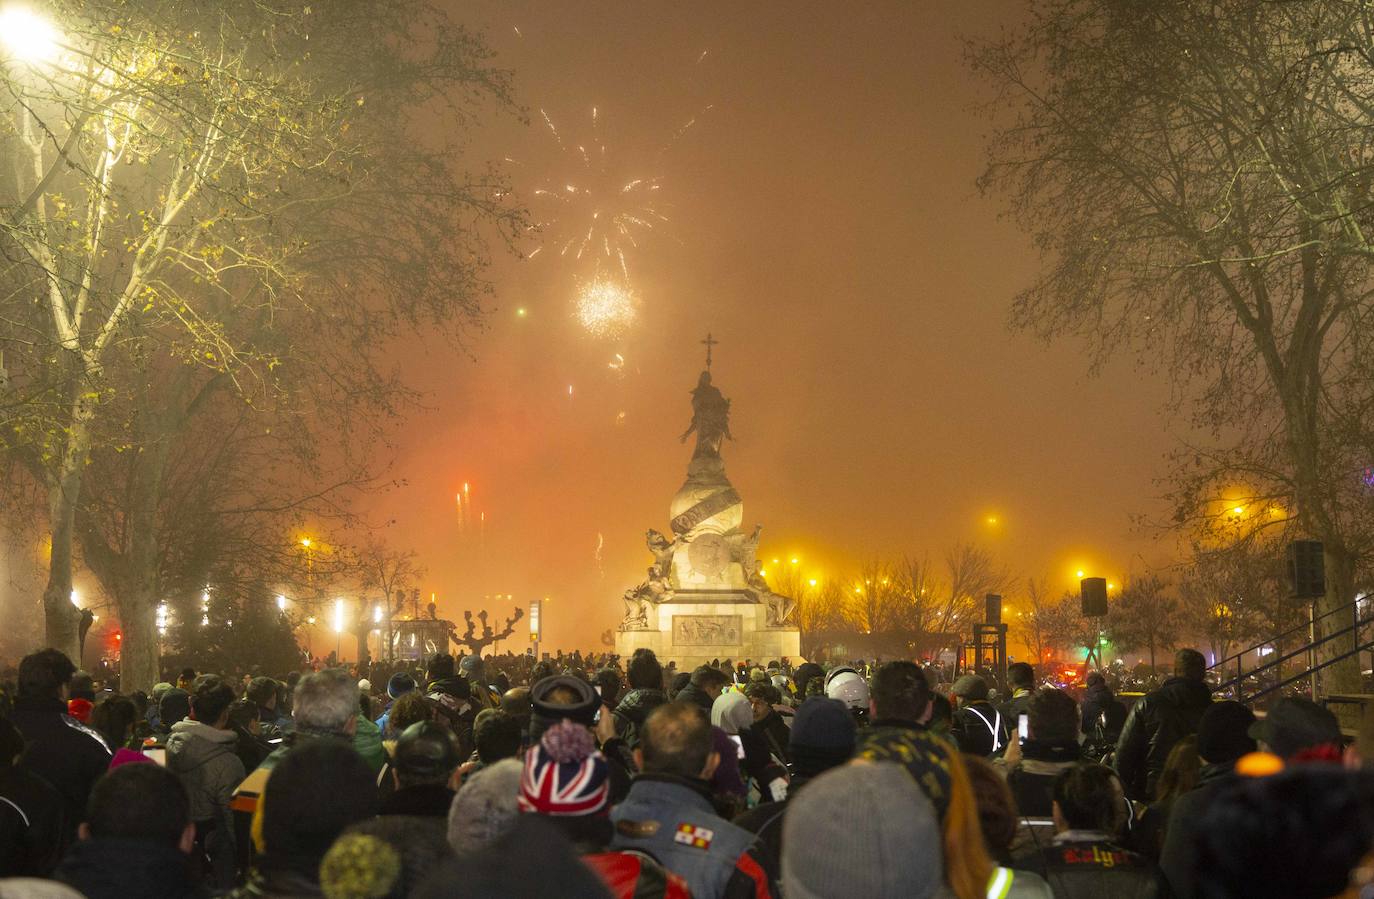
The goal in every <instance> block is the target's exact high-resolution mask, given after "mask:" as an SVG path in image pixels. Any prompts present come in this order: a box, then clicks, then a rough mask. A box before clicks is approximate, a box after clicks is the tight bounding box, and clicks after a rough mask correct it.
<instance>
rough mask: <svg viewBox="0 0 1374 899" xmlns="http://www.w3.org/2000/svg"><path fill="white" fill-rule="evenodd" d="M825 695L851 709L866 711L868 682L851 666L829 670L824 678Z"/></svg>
mask: <svg viewBox="0 0 1374 899" xmlns="http://www.w3.org/2000/svg"><path fill="white" fill-rule="evenodd" d="M825 695H826V696H829V697H830V698H831V699H838V700H839V701H840V702H843V703H844V704H845V705H847V706H849V707H850V708H851V709H860V710H862V711H865V712H866V711H868V682H867V681H865V680H864V679H863V678H862V677H859V675H858V672H856V671H854V669H852V668H841V669H837V670H835V671H832V672H830V676H829V677H828V678H826V685H825Z"/></svg>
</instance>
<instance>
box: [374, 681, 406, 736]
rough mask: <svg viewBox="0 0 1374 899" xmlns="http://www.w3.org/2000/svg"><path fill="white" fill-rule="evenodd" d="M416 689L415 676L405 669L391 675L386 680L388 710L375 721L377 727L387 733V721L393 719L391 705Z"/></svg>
mask: <svg viewBox="0 0 1374 899" xmlns="http://www.w3.org/2000/svg"><path fill="white" fill-rule="evenodd" d="M414 690H415V678H413V677H411V676H410V675H409V674H406V673H405V672H404V671H397V672H396V673H395V674H393V675H391V679H390V680H388V681H387V682H386V695H387V700H388V702H387V705H386V711H384V712H382V714H381V716H380V717H378V718H377V720H376V721H375V722H374V723H375V724H376V725H377V729H378V730H380V731H381V732H382V733H384V734H385V733H386V732H387V729H386V723H387V722H388V721H389V720H391V707H392V706H393V705H395V704H396V700H398V699H400V698H401V697H402V696H404V695H406V694H407V693H410V692H412V691H414Z"/></svg>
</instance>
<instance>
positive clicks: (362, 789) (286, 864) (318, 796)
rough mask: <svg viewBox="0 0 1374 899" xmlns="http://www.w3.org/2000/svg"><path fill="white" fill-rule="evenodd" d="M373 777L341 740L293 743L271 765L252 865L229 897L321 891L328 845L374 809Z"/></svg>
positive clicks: (243, 898) (250, 898)
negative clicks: (322, 862)
mask: <svg viewBox="0 0 1374 899" xmlns="http://www.w3.org/2000/svg"><path fill="white" fill-rule="evenodd" d="M349 686H352V684H351V683H350V684H349ZM374 777H375V775H374V774H373V773H372V770H371V769H370V768H369V767H368V765H367V763H366V762H364V761H363V759H362V756H360V755H358V753H357V752H356V751H354V749H353V747H352V746H350V745H349V744H348V743H347V742H345V741H343V740H335V739H317V740H311V741H308V742H305V743H302V744H300V745H297V746H294V747H292V749H291V751H290V752H289V753H287V754H286V755H285V756H283V758H282V759H281V761H280V762H279V763H278V764H277V765H276V766H275V767H274V768H273V769H272V776H271V778H269V779H268V781H267V785H266V788H265V789H264V790H263V794H262V799H261V802H260V803H259V813H260V815H261V818H260V824H261V829H260V831H258V832H257V833H256V834H255V838H257V839H258V849H259V855H257V856H256V865H257V867H256V870H255V871H254V872H253V875H252V877H251V878H250V879H249V882H248V883H247V884H245V885H244V886H242V887H240V888H239V889H237V890H235V891H233V892H231V893H229V894H228V895H229V897H231V899H259V897H264V896H315V895H319V892H320V886H319V879H320V862H321V860H322V859H323V858H324V855H325V853H326V852H328V851H329V847H330V846H331V845H333V843H334V841H335V840H336V839H338V837H339V835H340V834H341V833H343V832H344V830H345V829H346V828H348V827H349V826H350V825H352V824H356V823H357V822H359V821H364V820H366V819H368V818H372V817H374V816H375V815H376V814H377V805H378V803H377V789H376V787H375V785H374V783H373V778H374Z"/></svg>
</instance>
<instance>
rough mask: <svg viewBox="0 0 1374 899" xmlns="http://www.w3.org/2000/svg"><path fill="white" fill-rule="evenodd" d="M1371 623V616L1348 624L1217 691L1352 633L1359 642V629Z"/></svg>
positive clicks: (1256, 668)
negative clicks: (1353, 632)
mask: <svg viewBox="0 0 1374 899" xmlns="http://www.w3.org/2000/svg"><path fill="white" fill-rule="evenodd" d="M1371 623H1374V616H1371V617H1369V618H1366V619H1364V620H1362V621H1356V622H1355V623H1354V624H1347V625H1346V626H1345V627H1343V628H1341V629H1340V630H1338V631H1332V632H1331V633H1329V634H1327V635H1325V636H1324V637H1322V638H1321V639H1320V640H1313V641H1312V642H1311V643H1307V644H1305V645H1303V646H1299V647H1298V648H1297V649H1294V650H1292V651H1291V652H1287V653H1285V654H1283V655H1281V656H1279V657H1278V658H1276V659H1270V660H1269V661H1267V662H1265V663H1264V664H1263V665H1259V666H1257V667H1255V668H1251V669H1250V670H1249V671H1245V672H1241V673H1240V674H1238V675H1236V676H1235V677H1233V678H1231V679H1230V680H1228V681H1223V682H1222V683H1220V684H1218V685H1217V689H1221V688H1222V687H1227V686H1230V685H1232V684H1239V683H1240V682H1241V681H1243V680H1245V679H1246V678H1247V677H1254V676H1255V675H1256V674H1258V673H1259V672H1261V671H1267V670H1268V669H1270V668H1273V667H1274V666H1276V665H1281V664H1283V663H1284V662H1286V661H1288V660H1289V659H1292V658H1296V657H1297V656H1300V655H1305V654H1307V653H1308V652H1310V651H1311V650H1312V649H1314V648H1316V647H1318V646H1321V645H1322V644H1323V643H1327V642H1329V641H1331V640H1334V639H1336V638H1337V637H1343V636H1345V635H1346V634H1348V633H1350V632H1351V631H1355V632H1356V639H1357V640H1358V639H1359V629H1360V628H1361V627H1363V626H1364V625H1367V624H1371Z"/></svg>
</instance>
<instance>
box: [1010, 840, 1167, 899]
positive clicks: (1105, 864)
mask: <svg viewBox="0 0 1374 899" xmlns="http://www.w3.org/2000/svg"><path fill="white" fill-rule="evenodd" d="M1015 867H1016V868H1017V869H1019V870H1022V871H1031V872H1033V873H1035V874H1038V875H1040V876H1041V877H1043V878H1044V879H1045V880H1046V881H1047V882H1048V883H1049V885H1050V888H1051V889H1053V890H1054V895H1055V897H1056V899H1101V897H1103V896H1110V897H1112V899H1157V897H1162V896H1168V895H1169V894H1168V892H1167V887H1165V886H1164V882H1163V878H1162V877H1161V876H1160V873H1159V869H1158V868H1156V867H1155V866H1154V864H1153V863H1152V862H1151V861H1150V860H1149V859H1147V858H1145V857H1144V856H1141V855H1137V854H1135V853H1134V852H1128V851H1127V850H1125V849H1122V848H1121V847H1120V846H1118V845H1116V844H1115V843H1113V842H1112V841H1111V840H1110V839H1109V838H1108V837H1107V835H1106V834H1104V833H1097V832H1094V831H1073V830H1070V831H1065V832H1064V833H1061V834H1058V835H1056V836H1055V837H1054V839H1053V840H1052V841H1051V843H1050V845H1049V846H1046V847H1044V848H1043V849H1041V850H1040V851H1039V852H1034V853H1030V854H1028V855H1025V856H1021V857H1019V858H1018V859H1017V860H1016V863H1015Z"/></svg>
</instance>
